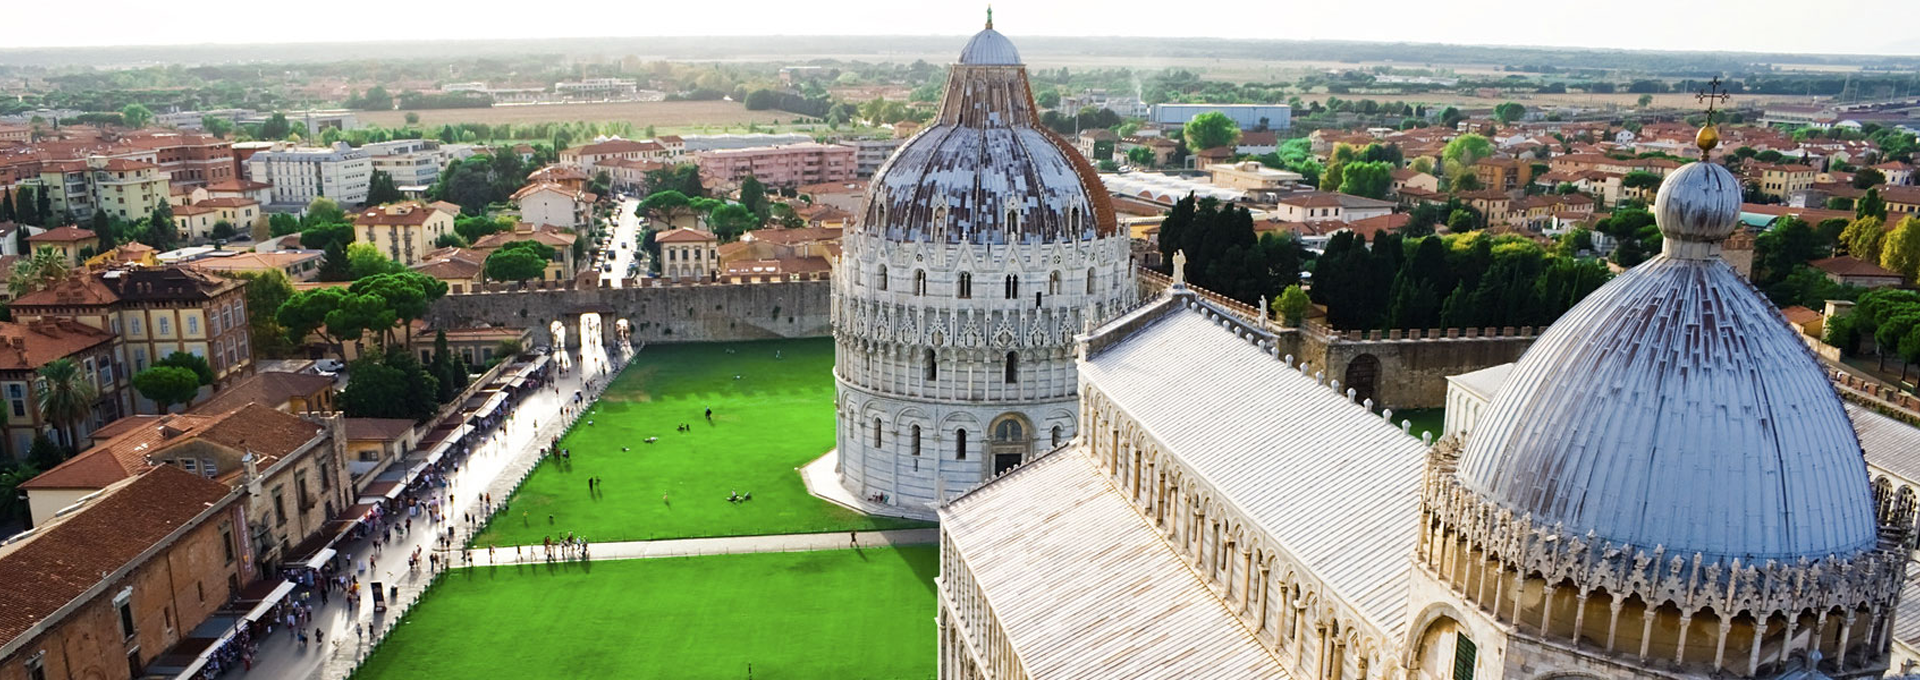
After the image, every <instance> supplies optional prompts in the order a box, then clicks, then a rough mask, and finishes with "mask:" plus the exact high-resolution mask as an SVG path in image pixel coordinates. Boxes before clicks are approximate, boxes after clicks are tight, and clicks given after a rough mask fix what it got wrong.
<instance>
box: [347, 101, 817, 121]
mask: <svg viewBox="0 0 1920 680" xmlns="http://www.w3.org/2000/svg"><path fill="white" fill-rule="evenodd" d="M408 113H417V114H420V124H421V125H422V126H427V127H433V126H438V125H445V124H447V123H486V124H488V125H499V124H501V123H514V124H516V125H518V124H525V123H571V122H573V121H581V120H584V121H627V122H631V123H633V125H634V126H635V127H642V128H643V127H646V126H648V125H652V126H655V127H657V128H685V127H700V126H729V125H746V124H747V123H757V124H761V125H766V124H769V123H772V122H773V121H776V120H780V121H789V120H793V119H794V118H796V117H798V116H797V115H796V114H792V113H787V112H785V111H748V110H747V107H746V106H745V105H742V104H739V103H736V102H728V101H707V102H610V103H592V104H533V105H525V106H495V107H493V108H487V109H425V110H419V111H411V112H409V111H368V112H364V113H361V114H359V117H360V119H361V120H363V121H366V122H368V123H375V124H378V125H383V126H388V127H398V126H400V125H404V124H405V123H406V117H407V114H408Z"/></svg>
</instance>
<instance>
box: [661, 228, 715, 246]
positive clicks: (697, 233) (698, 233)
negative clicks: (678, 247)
mask: <svg viewBox="0 0 1920 680" xmlns="http://www.w3.org/2000/svg"><path fill="white" fill-rule="evenodd" d="M714 240H718V239H717V238H716V237H714V235H713V233H712V232H708V231H704V230H700V229H675V230H673V231H669V232H667V233H664V234H661V235H659V236H655V237H654V238H653V242H654V243H700V242H702V241H714Z"/></svg>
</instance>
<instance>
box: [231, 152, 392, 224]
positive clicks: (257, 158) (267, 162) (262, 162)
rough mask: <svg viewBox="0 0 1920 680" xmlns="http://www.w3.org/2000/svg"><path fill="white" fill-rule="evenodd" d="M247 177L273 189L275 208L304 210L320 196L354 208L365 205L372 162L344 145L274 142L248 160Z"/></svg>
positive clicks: (365, 153) (363, 153)
mask: <svg viewBox="0 0 1920 680" xmlns="http://www.w3.org/2000/svg"><path fill="white" fill-rule="evenodd" d="M247 177H248V178H250V179H252V180H253V181H255V182H266V183H268V184H272V185H273V187H272V189H271V196H272V201H271V203H272V204H273V205H275V206H285V207H301V208H304V207H306V205H307V203H309V202H311V201H312V200H313V199H315V198H319V197H321V196H325V197H327V198H331V199H333V200H334V201H336V202H338V203H339V204H340V205H342V206H356V205H360V204H361V203H365V202H366V201H367V184H368V182H370V181H371V180H372V179H373V161H372V159H371V158H370V157H369V156H368V155H367V152H365V151H361V150H359V149H355V148H353V147H352V146H349V145H348V144H347V143H346V142H334V143H333V146H332V147H296V146H293V145H292V144H289V143H286V142H276V143H275V144H274V145H273V146H272V147H271V148H269V149H266V150H264V151H259V152H256V153H254V154H253V155H252V156H250V157H248V158H247Z"/></svg>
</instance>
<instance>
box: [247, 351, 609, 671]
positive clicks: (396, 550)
mask: <svg viewBox="0 0 1920 680" xmlns="http://www.w3.org/2000/svg"><path fill="white" fill-rule="evenodd" d="M576 330H577V329H576ZM557 356H558V355H556V357H557ZM569 358H570V359H571V360H572V361H571V363H572V365H573V367H574V369H573V370H570V371H569V372H568V374H567V375H565V376H561V377H559V378H558V379H556V380H555V384H556V385H558V389H546V390H540V391H539V392H537V393H534V394H531V395H528V396H527V397H526V398H525V399H523V400H522V401H521V402H520V403H519V405H517V406H515V407H514V408H513V411H512V414H511V416H509V417H508V418H507V419H506V420H505V421H503V422H502V423H501V424H500V425H499V426H498V427H497V428H496V429H495V430H494V431H493V432H492V433H490V435H489V436H488V437H487V439H485V440H484V441H482V442H480V443H479V444H477V445H475V447H474V449H473V451H472V452H471V453H469V454H467V458H466V460H465V461H463V462H462V463H461V465H460V466H459V467H458V468H456V469H454V470H453V471H451V472H450V473H449V475H448V479H449V486H447V487H445V488H443V489H441V491H442V492H443V493H447V494H450V495H452V496H453V499H454V503H453V504H452V506H451V511H450V512H449V513H448V517H449V518H459V519H455V520H453V521H450V522H442V523H436V522H433V521H432V520H430V519H429V518H428V516H426V515H421V516H418V517H415V518H413V531H410V532H406V533H399V532H395V533H394V534H393V538H392V540H391V541H389V542H388V543H387V544H386V545H384V546H383V547H382V548H381V550H380V551H379V552H378V553H377V554H376V553H374V552H373V549H372V545H371V544H370V543H369V542H368V541H365V540H358V541H351V542H343V543H342V544H341V545H338V546H335V549H337V550H339V551H340V552H339V555H338V556H337V557H336V559H337V560H339V562H340V563H342V564H351V565H353V567H352V568H353V571H354V573H356V574H358V575H359V576H360V579H361V581H362V582H363V583H371V582H375V581H377V582H380V583H381V585H382V586H390V587H395V588H397V589H398V591H397V594H396V595H395V596H394V597H392V598H390V599H389V600H388V602H387V604H388V608H387V610H386V611H384V612H375V611H373V607H372V606H371V602H370V600H368V598H369V597H371V596H370V595H368V594H367V593H368V590H367V589H364V588H363V589H362V591H361V597H360V600H361V601H359V602H352V603H350V602H348V600H349V599H350V598H349V597H347V596H345V595H334V596H332V597H331V598H330V600H329V601H328V602H326V603H325V604H323V603H322V602H321V600H320V599H319V598H318V596H317V595H316V596H315V597H314V598H313V599H312V600H310V604H312V605H313V620H312V621H310V622H308V623H307V624H306V627H308V628H312V629H317V630H321V631H324V634H325V642H324V643H320V644H310V645H307V646H301V645H299V644H298V643H297V642H296V641H295V640H294V639H293V636H291V635H288V634H286V633H285V631H284V629H276V630H275V632H274V633H273V634H272V635H270V636H268V637H266V638H265V639H263V640H262V641H261V642H260V646H259V649H258V650H257V651H256V653H255V654H254V660H253V667H252V669H251V670H248V671H245V672H243V673H238V674H231V675H229V676H228V677H233V678H242V677H244V678H271V679H272V680H283V679H284V680H338V679H341V678H346V677H347V676H349V675H351V674H352V673H353V670H354V669H355V668H357V667H358V666H359V664H360V660H361V659H362V658H364V657H365V656H366V654H368V653H369V652H371V651H372V649H373V647H374V644H375V643H376V642H377V641H378V640H379V639H380V638H381V637H384V636H385V634H386V632H387V631H389V630H391V629H392V627H393V626H394V625H395V624H396V623H398V622H399V620H400V619H401V617H402V616H403V615H404V614H405V613H406V611H407V609H409V608H411V607H412V606H413V604H414V603H415V601H417V600H418V599H419V598H420V595H421V594H422V593H424V592H425V591H426V589H427V586H429V585H431V584H432V583H433V580H434V578H435V577H436V573H435V572H434V571H433V570H430V569H429V568H428V567H427V565H426V564H425V563H424V560H423V563H422V564H421V566H420V568H419V569H418V570H408V569H407V557H408V556H409V555H411V554H412V553H413V551H414V550H415V549H421V550H422V551H423V552H424V551H430V550H434V549H435V548H436V547H437V544H436V540H435V539H436V538H437V537H438V536H441V535H444V534H445V533H446V531H447V528H448V527H449V526H453V528H454V532H455V536H456V538H457V539H458V540H459V541H461V542H464V540H465V538H466V537H467V536H468V535H470V534H471V531H472V528H471V525H467V523H466V522H465V521H464V517H465V516H466V514H467V513H472V514H473V515H474V518H475V519H476V520H479V519H480V518H481V512H480V509H479V507H478V504H479V498H480V495H481V494H483V493H492V494H493V497H494V499H495V500H505V499H506V498H508V497H509V496H510V495H511V494H512V491H513V489H514V488H515V487H517V486H519V484H520V481H521V480H523V479H524V478H525V477H526V475H527V474H528V473H529V472H531V471H532V469H533V467H534V466H536V465H538V464H539V462H540V459H539V450H540V447H541V446H542V445H543V444H544V443H545V442H548V441H551V440H552V439H553V438H555V437H558V436H560V434H561V433H563V432H564V431H565V430H566V427H567V422H568V418H567V417H565V416H564V415H563V409H564V408H565V407H567V406H570V405H571V404H572V397H573V391H574V390H581V391H582V392H583V393H584V396H586V397H589V399H587V400H586V402H585V403H591V399H590V398H591V397H597V396H598V395H599V392H600V391H601V390H604V389H605V388H606V384H607V383H608V382H609V381H610V379H609V378H610V376H609V375H608V373H609V371H610V370H611V368H612V365H613V363H612V362H610V361H608V360H607V357H606V356H605V353H604V352H602V351H600V348H599V347H597V346H592V347H589V348H587V349H585V350H584V353H583V354H579V355H575V356H572V357H569ZM457 544H458V543H456V545H457Z"/></svg>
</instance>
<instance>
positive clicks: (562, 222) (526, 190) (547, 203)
mask: <svg viewBox="0 0 1920 680" xmlns="http://www.w3.org/2000/svg"><path fill="white" fill-rule="evenodd" d="M512 199H513V202H515V203H517V204H519V205H520V219H522V220H524V221H527V222H531V223H533V224H551V225H554V226H556V227H566V228H568V229H581V228H584V227H586V226H588V225H589V224H591V223H592V219H593V202H594V201H596V200H599V197H598V196H595V195H593V194H591V193H587V192H585V191H582V190H579V189H571V188H568V187H567V186H566V185H564V184H555V183H549V182H542V183H539V184H529V185H527V186H524V187H521V188H520V190H519V191H515V192H513V197H512ZM409 264H411V263H409Z"/></svg>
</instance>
